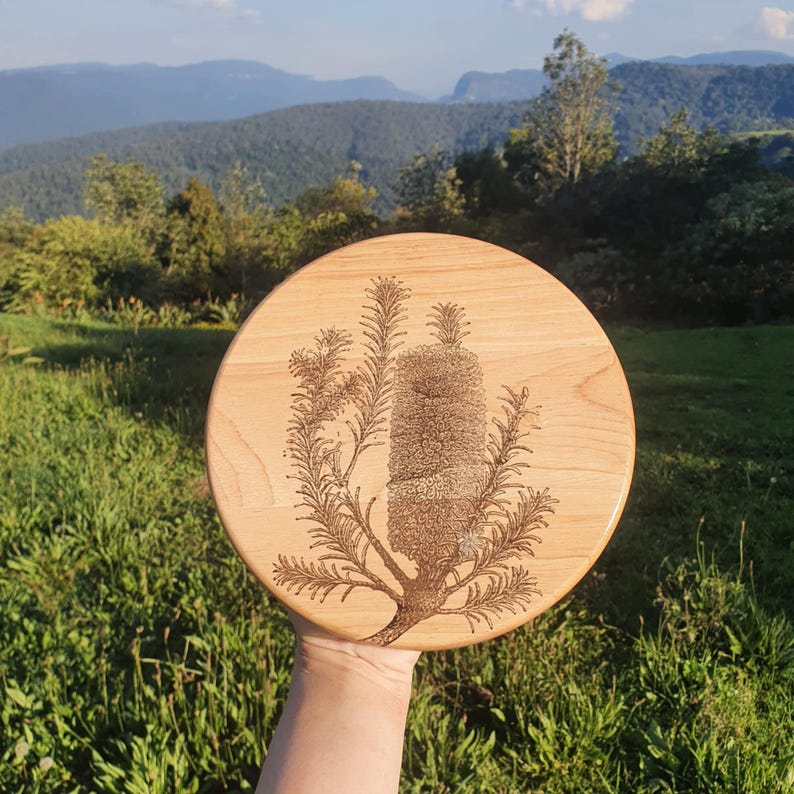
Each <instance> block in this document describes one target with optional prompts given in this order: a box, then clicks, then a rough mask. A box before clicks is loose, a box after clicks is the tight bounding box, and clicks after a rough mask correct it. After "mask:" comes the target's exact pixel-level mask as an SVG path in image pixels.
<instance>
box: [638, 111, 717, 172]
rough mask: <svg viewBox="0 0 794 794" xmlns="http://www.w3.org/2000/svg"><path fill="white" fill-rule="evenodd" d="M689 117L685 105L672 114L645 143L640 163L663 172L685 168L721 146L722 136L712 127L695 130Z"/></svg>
mask: <svg viewBox="0 0 794 794" xmlns="http://www.w3.org/2000/svg"><path fill="white" fill-rule="evenodd" d="M688 119H689V111H688V110H687V109H686V108H681V109H680V110H679V111H678V112H677V113H674V114H673V116H672V118H671V119H670V123H669V124H667V126H665V127H662V129H660V130H659V134H658V135H656V136H654V137H653V138H650V139H649V140H647V141H645V142H644V144H643V147H642V154H641V155H640V156H639V158H638V160H639V162H640V163H641V164H642V165H645V166H648V167H650V168H655V169H660V170H664V171H666V172H671V171H672V172H675V171H687V170H690V169H692V168H697V167H698V166H700V165H702V164H703V163H705V162H706V161H707V160H708V159H709V158H710V157H711V156H712V155H714V154H716V153H717V151H719V149H720V146H721V145H722V136H721V135H720V134H719V133H718V132H717V130H715V129H714V128H713V127H709V128H708V129H706V130H704V131H703V132H698V130H697V129H696V128H695V127H693V126H691V125H690V124H688V123H687V121H688Z"/></svg>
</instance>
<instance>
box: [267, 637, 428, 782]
mask: <svg viewBox="0 0 794 794" xmlns="http://www.w3.org/2000/svg"><path fill="white" fill-rule="evenodd" d="M363 650H364V652H363V653H359V652H357V649H356V648H355V647H352V646H351V648H350V649H341V650H340V649H339V648H334V647H326V646H325V645H324V644H323V643H317V642H312V639H311V638H309V639H308V640H306V639H301V640H299V641H298V646H297V650H296V660H295V666H294V668H293V678H292V684H291V686H290V692H289V696H288V698H287V703H286V706H285V708H284V713H283V714H282V717H281V720H280V721H279V724H278V728H277V729H276V733H275V735H274V737H273V740H272V742H271V743H270V747H269V748H268V753H267V758H266V761H265V765H264V768H263V770H262V776H261V778H260V780H259V786H258V788H257V794H313V792H319V793H320V794H336V793H337V792H340V794H341V793H342V792H344V794H355V792H367V794H387V793H388V794H393V792H396V791H397V788H398V785H399V779H400V765H401V761H402V747H403V734H404V732H405V718H406V714H407V711H408V702H409V699H410V695H411V671H412V667H413V664H412V661H415V655H413V658H412V661H411V656H407V657H406V658H404V659H402V660H400V663H399V664H397V665H388V666H387V667H386V668H384V665H383V664H381V663H379V660H378V659H377V658H375V659H373V658H368V657H369V656H370V654H369V653H368V650H369V649H363ZM382 650H383V649H374V648H373V649H372V651H373V653H381V652H382ZM389 653H392V654H395V653H396V654H400V653H402V654H408V655H411V654H412V652H410V651H407V652H406V651H390V652H389Z"/></svg>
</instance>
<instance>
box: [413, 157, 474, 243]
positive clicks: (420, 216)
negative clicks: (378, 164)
mask: <svg viewBox="0 0 794 794" xmlns="http://www.w3.org/2000/svg"><path fill="white" fill-rule="evenodd" d="M460 187H461V181H460V179H459V178H458V174H457V171H456V170H455V166H454V165H453V163H452V158H451V157H450V155H449V153H448V152H445V151H442V150H441V149H439V148H438V147H436V146H434V147H433V149H431V151H430V152H429V153H428V154H417V155H416V156H415V157H414V158H413V160H411V161H410V162H409V163H408V164H407V165H405V166H403V168H402V169H401V170H400V176H399V182H398V184H397V195H398V196H399V197H400V202H401V206H402V207H403V209H404V210H406V211H407V212H408V214H409V215H410V217H412V218H413V219H415V220H416V221H417V222H418V225H419V226H421V227H422V228H424V229H430V230H436V229H439V228H443V227H444V226H446V225H448V224H449V222H450V221H452V220H453V219H454V218H456V217H458V216H459V215H462V214H463V208H464V199H463V196H462V195H461V192H460Z"/></svg>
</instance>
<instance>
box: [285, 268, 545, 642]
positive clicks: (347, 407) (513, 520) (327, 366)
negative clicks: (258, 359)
mask: <svg viewBox="0 0 794 794" xmlns="http://www.w3.org/2000/svg"><path fill="white" fill-rule="evenodd" d="M366 292H367V297H368V299H369V302H368V303H367V304H365V306H364V314H363V315H362V319H361V326H362V328H363V334H364V338H365V341H364V343H363V348H364V350H363V359H364V363H363V364H362V365H360V366H358V367H357V368H356V369H354V370H352V371H348V372H345V371H344V369H343V364H344V360H345V354H346V353H347V351H348V350H349V349H350V348H351V346H352V338H351V336H350V335H349V334H347V333H346V332H345V331H342V330H338V329H333V328H332V329H326V330H324V331H321V332H320V334H319V335H318V336H317V337H316V339H315V347H314V349H313V350H309V351H307V350H297V351H295V352H294V353H293V355H292V358H291V360H290V371H291V373H292V374H293V376H294V377H295V378H297V380H298V383H299V385H298V388H297V391H296V392H295V394H294V396H293V418H292V420H291V421H290V425H289V429H288V440H287V454H288V455H289V456H290V457H291V458H292V461H293V469H294V472H295V473H294V475H293V477H294V478H295V479H296V480H297V481H298V487H297V494H298V496H299V498H300V502H299V504H298V506H299V507H300V508H302V509H303V514H302V515H301V516H300V518H301V519H304V520H308V521H309V522H310V524H311V527H310V529H309V534H310V536H311V537H312V538H313V540H314V543H313V544H312V545H311V548H313V549H315V548H316V549H323V550H324V551H323V553H321V554H320V555H319V556H316V557H315V559H314V560H311V561H309V562H306V561H305V560H304V559H303V558H301V559H300V560H299V559H297V558H296V557H294V556H290V557H287V556H285V555H280V556H279V559H278V562H277V563H276V564H275V566H274V581H275V583H276V584H277V585H280V586H283V587H285V588H286V589H287V590H288V591H291V592H294V593H296V594H300V593H302V592H306V593H307V594H308V596H309V598H311V599H315V598H319V600H320V601H321V602H322V601H324V600H325V598H326V597H327V596H328V595H329V594H330V593H332V592H341V599H342V600H344V599H345V598H347V596H348V595H349V594H350V592H352V591H353V590H354V589H356V588H362V587H363V588H368V589H371V590H375V591H377V592H380V593H383V594H384V595H386V596H387V597H388V598H390V599H391V600H392V601H393V602H394V604H395V606H396V609H395V613H394V616H393V618H392V619H391V620H390V621H389V623H388V624H387V625H386V626H384V627H383V628H382V629H380V630H379V631H378V632H376V633H375V634H373V635H372V636H371V637H369V638H367V639H368V640H369V641H371V642H373V643H377V644H380V645H388V644H389V643H391V642H394V641H395V640H396V639H397V638H399V637H400V636H402V635H403V634H404V633H405V632H406V631H408V630H409V629H411V628H412V627H413V626H415V625H416V624H417V623H419V622H421V621H423V620H426V619H427V618H430V617H433V616H435V615H459V616H460V617H461V618H463V619H465V620H466V621H467V622H468V624H469V626H470V628H471V631H472V632H474V631H475V629H476V625H477V624H478V623H481V622H485V623H486V624H487V625H488V626H489V627H490V628H493V625H494V622H493V621H494V618H496V617H498V616H499V615H500V614H502V613H504V612H510V613H513V614H516V613H517V612H518V611H519V610H526V609H527V607H528V606H529V604H530V603H531V601H532V600H533V598H534V596H536V595H540V590H539V588H538V583H537V579H536V577H534V576H531V575H530V574H529V572H528V571H527V570H526V569H525V568H523V567H522V566H521V564H520V563H521V561H522V557H527V556H533V555H534V550H533V548H534V545H535V544H537V543H539V542H540V537H539V536H538V535H537V532H538V531H539V530H541V529H544V528H546V527H547V526H548V518H549V516H550V515H551V514H553V513H554V505H555V504H556V502H557V500H556V499H553V498H552V497H551V496H550V495H549V492H548V488H546V489H543V490H542V491H538V490H535V489H533V488H532V487H531V486H526V485H522V484H521V483H519V482H517V480H518V479H519V478H520V476H521V473H522V471H523V469H525V468H527V467H528V464H527V463H526V462H525V461H524V460H523V457H524V456H525V454H526V453H529V452H530V450H529V449H528V448H527V447H526V446H524V445H523V439H524V437H525V436H526V435H527V432H528V430H529V429H530V428H537V425H534V424H532V420H533V419H534V418H535V417H536V416H537V412H536V411H534V410H532V409H530V408H528V407H527V400H528V398H529V394H528V391H527V390H526V389H522V390H521V391H520V392H516V391H513V390H511V389H510V388H508V387H505V396H504V397H502V401H503V414H504V415H503V416H502V417H496V418H493V419H492V420H491V430H490V432H489V430H488V426H487V417H486V409H485V391H484V389H483V374H482V369H481V367H480V363H479V361H478V359H477V356H476V355H475V354H474V353H473V352H471V351H470V350H467V349H466V348H464V347H463V346H462V344H461V343H462V340H463V338H464V337H465V336H467V335H468V333H469V332H468V331H465V330H464V328H465V327H466V326H468V323H467V322H466V321H465V320H464V310H463V309H462V308H461V307H460V306H458V305H456V304H454V303H446V304H438V305H436V306H434V307H433V308H432V312H431V314H430V319H429V322H428V325H429V326H431V327H432V328H433V329H434V330H433V331H432V332H431V333H432V334H433V336H435V337H436V339H437V340H438V342H437V343H436V344H432V345H420V346H418V347H414V348H412V349H410V350H407V351H404V352H402V353H399V354H398V353H397V352H396V351H397V349H398V348H399V347H400V346H401V344H402V339H401V337H403V336H404V332H402V331H401V330H400V325H401V322H402V321H403V319H404V318H405V316H406V312H405V309H404V303H405V301H406V300H407V299H408V296H409V292H408V290H407V289H406V288H405V287H404V286H403V285H402V284H401V282H399V281H398V280H397V279H395V278H381V279H375V280H373V282H372V286H371V287H370V288H368V289H367V291H366ZM389 412H391V416H390V421H389V418H388V414H389ZM342 419H344V420H345V424H346V426H347V428H348V432H349V434H350V438H351V440H352V447H351V449H352V451H351V452H349V453H348V455H347V458H346V459H344V460H343V453H342V444H341V443H340V442H333V441H332V440H331V437H332V433H331V432H330V430H329V428H328V425H329V424H330V423H332V422H335V421H340V420H342ZM387 429H388V430H389V435H388V441H389V475H390V480H389V483H388V489H387V493H388V504H387V509H388V520H387V538H386V541H385V542H384V540H383V539H381V538H380V537H379V535H378V534H377V533H376V532H375V531H374V530H373V528H372V524H371V520H370V514H371V509H372V506H373V504H374V502H375V497H371V498H370V499H369V500H368V501H367V500H366V499H365V501H364V502H362V496H361V491H360V488H358V487H354V486H353V485H352V482H353V481H354V477H355V472H356V468H357V465H358V463H359V460H360V457H361V455H362V453H363V452H365V451H366V450H367V449H368V448H369V447H372V446H375V445H379V444H384V443H385V440H384V436H385V434H386V430H387ZM395 553H398V554H402V555H404V556H405V557H406V558H407V559H408V560H409V561H410V563H411V565H409V566H407V569H406V567H404V566H403V565H402V564H401V563H399V562H398V559H397V558H396V557H395V556H394V555H395ZM370 555H375V556H376V557H377V558H378V559H379V560H380V563H381V565H379V566H377V567H376V569H375V570H373V568H372V566H371V565H369V560H370ZM411 566H413V567H411ZM383 567H385V572H383V573H379V572H380V571H381V570H382V568H383Z"/></svg>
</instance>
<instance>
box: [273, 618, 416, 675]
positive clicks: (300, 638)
mask: <svg viewBox="0 0 794 794" xmlns="http://www.w3.org/2000/svg"><path fill="white" fill-rule="evenodd" d="M287 612H288V614H289V618H290V620H291V621H292V625H293V626H294V628H295V634H296V635H297V648H296V652H295V665H296V668H306V667H307V666H309V667H313V666H315V665H318V664H319V665H331V666H332V667H336V668H339V669H342V670H346V671H349V672H354V673H357V674H359V675H363V676H365V677H366V678H368V679H369V680H371V681H372V682H373V683H378V682H381V683H382V684H383V685H384V686H387V685H391V684H393V685H396V686H401V685H404V684H405V683H406V682H407V683H408V684H410V681H411V677H412V675H413V670H414V666H415V665H416V662H417V660H418V659H419V656H420V652H419V651H411V650H407V649H405V648H389V647H382V646H380V645H373V644H371V643H368V642H357V641H356V640H348V639H345V638H343V637H338V636H337V635H335V634H331V632H329V631H326V630H325V629H323V628H321V627H320V626H318V625H316V624H315V623H312V622H310V621H309V620H306V618H304V617H301V616H300V615H298V614H297V613H296V612H293V611H292V610H287Z"/></svg>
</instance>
